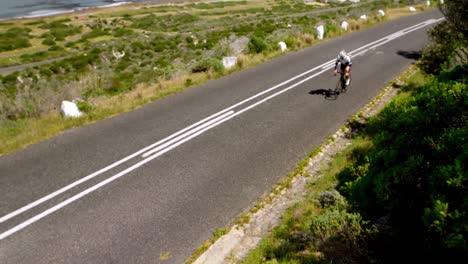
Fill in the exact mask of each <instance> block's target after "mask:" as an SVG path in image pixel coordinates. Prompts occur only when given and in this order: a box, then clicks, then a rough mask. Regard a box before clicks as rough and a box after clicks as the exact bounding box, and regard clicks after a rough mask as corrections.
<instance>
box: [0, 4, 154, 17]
mask: <svg viewBox="0 0 468 264" xmlns="http://www.w3.org/2000/svg"><path fill="white" fill-rule="evenodd" d="M162 1H163V0H0V20H5V19H11V18H31V17H43V16H51V15H57V14H62V13H71V12H76V11H81V10H86V9H89V8H92V7H111V6H117V5H122V4H126V3H132V2H162Z"/></svg>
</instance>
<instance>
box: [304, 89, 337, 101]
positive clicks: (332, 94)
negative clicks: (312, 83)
mask: <svg viewBox="0 0 468 264" xmlns="http://www.w3.org/2000/svg"><path fill="white" fill-rule="evenodd" d="M309 94H313V95H314V94H318V95H323V97H324V98H325V99H326V100H336V99H337V98H338V96H339V95H340V93H339V92H336V91H332V90H331V89H327V90H325V89H317V90H312V91H310V92H309Z"/></svg>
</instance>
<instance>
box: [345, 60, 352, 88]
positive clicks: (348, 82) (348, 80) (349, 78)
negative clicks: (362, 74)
mask: <svg viewBox="0 0 468 264" xmlns="http://www.w3.org/2000/svg"><path fill="white" fill-rule="evenodd" d="M350 83H351V65H349V66H348V77H347V78H346V86H348V85H349V84H350Z"/></svg>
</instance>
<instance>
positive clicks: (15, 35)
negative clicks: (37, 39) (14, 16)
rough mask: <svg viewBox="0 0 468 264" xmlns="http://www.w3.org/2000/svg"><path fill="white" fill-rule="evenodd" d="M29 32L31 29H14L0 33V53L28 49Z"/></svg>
mask: <svg viewBox="0 0 468 264" xmlns="http://www.w3.org/2000/svg"><path fill="white" fill-rule="evenodd" d="M29 32H31V29H28V28H18V27H14V28H10V29H8V30H7V31H6V32H5V33H0V52H3V51H9V50H15V49H19V48H27V47H30V46H31V43H29V38H30V36H29Z"/></svg>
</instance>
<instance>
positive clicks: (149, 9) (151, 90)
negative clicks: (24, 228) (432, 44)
mask: <svg viewBox="0 0 468 264" xmlns="http://www.w3.org/2000/svg"><path fill="white" fill-rule="evenodd" d="M409 3H413V1H412V0H402V1H397V2H395V1H393V0H378V1H363V2H362V3H358V4H350V3H343V4H339V3H329V4H326V5H323V6H317V5H309V4H304V1H299V0H270V1H260V0H252V1H229V2H210V3H198V4H193V3H191V4H177V5H152V6H137V7H138V8H133V9H116V11H115V12H105V11H99V12H98V11H96V12H94V13H88V14H87V13H83V14H73V15H67V16H60V17H50V18H41V19H34V20H24V21H23V20H21V21H15V23H8V22H3V23H1V24H0V39H1V40H2V41H0V43H2V44H1V46H0V49H1V50H0V65H1V66H4V67H6V66H11V65H17V64H26V63H32V62H40V61H45V60H49V59H51V58H61V59H60V60H58V61H55V62H51V63H47V64H44V65H40V66H35V67H32V68H27V69H24V70H22V71H18V72H14V73H11V74H7V75H1V76H0V141H1V142H2V144H0V155H1V154H5V153H9V152H12V151H14V150H17V149H19V148H22V147H24V146H26V145H28V144H31V143H34V142H37V141H38V140H41V139H44V138H47V137H50V136H52V135H55V134H57V133H59V132H60V131H63V130H64V129H68V128H70V127H73V126H79V125H83V124H86V123H89V122H94V121H96V120H100V119H103V118H106V117H108V116H110V115H114V114H117V113H119V112H121V111H128V110H131V109H134V108H135V107H138V106H141V105H143V104H145V103H148V102H149V101H151V100H154V99H157V98H161V97H164V96H167V95H169V94H171V93H174V92H176V91H179V90H181V89H185V88H188V87H191V86H194V85H197V84H200V83H202V82H205V81H207V80H210V79H214V78H219V77H221V76H223V75H226V74H230V73H232V72H233V71H238V70H241V69H244V68H246V67H250V66H253V65H255V64H258V63H261V62H263V61H265V60H267V59H271V58H273V57H276V56H279V55H281V54H282V53H281V51H280V48H279V46H278V42H280V41H284V42H285V43H286V44H287V46H288V50H289V51H294V50H298V49H302V48H305V47H307V46H310V45H314V44H315V43H317V42H319V41H321V40H319V39H317V35H316V29H315V28H316V26H318V25H319V24H323V25H324V26H325V30H326V31H325V38H331V37H335V36H339V35H341V34H344V33H346V32H345V31H343V30H342V29H341V28H340V23H341V21H343V20H347V21H348V23H349V29H348V31H347V32H350V31H354V30H359V29H362V28H366V27H369V26H372V25H374V24H376V23H379V22H382V21H385V20H386V19H388V17H391V16H392V12H393V13H394V14H395V16H399V15H404V14H409V13H410V12H409V11H407V4H409ZM417 8H418V9H419V10H420V11H421V10H424V9H425V8H426V7H425V6H424V5H419V6H417ZM378 9H383V10H384V11H386V13H387V16H385V17H381V16H379V15H378V14H377V10H378ZM362 14H367V16H368V19H367V20H365V21H364V20H360V19H359V16H360V15H362ZM11 36H14V37H11ZM225 56H235V57H237V60H238V64H237V65H236V67H234V68H231V69H225V68H224V66H223V64H222V63H221V59H222V58H223V57H225ZM62 100H76V101H77V102H79V103H78V106H79V107H80V110H82V111H83V112H85V114H86V115H85V116H84V117H82V118H79V119H77V120H67V119H66V118H63V117H62V116H61V115H60V111H59V108H60V102H61V101H62Z"/></svg>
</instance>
